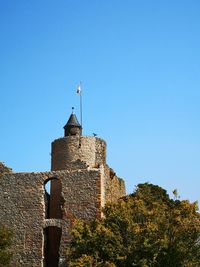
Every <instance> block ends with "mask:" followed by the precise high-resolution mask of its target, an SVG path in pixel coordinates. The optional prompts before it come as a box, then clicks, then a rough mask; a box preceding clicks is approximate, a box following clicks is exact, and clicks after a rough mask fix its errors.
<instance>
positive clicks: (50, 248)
mask: <svg viewBox="0 0 200 267" xmlns="http://www.w3.org/2000/svg"><path fill="white" fill-rule="evenodd" d="M61 236H62V229H61V228H59V227H57V226H49V227H46V228H45V229H44V251H43V253H44V262H43V266H44V267H58V265H59V258H60V255H59V250H60V241H61Z"/></svg>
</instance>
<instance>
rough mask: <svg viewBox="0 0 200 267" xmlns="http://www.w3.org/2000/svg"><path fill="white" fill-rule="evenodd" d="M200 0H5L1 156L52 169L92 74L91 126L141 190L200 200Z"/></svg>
mask: <svg viewBox="0 0 200 267" xmlns="http://www.w3.org/2000/svg"><path fill="white" fill-rule="evenodd" d="M199 14H200V1H199V0H187V1H186V0H166V1H160V0H157V1H156V0H152V1H149V0H140V1H139V0H98V1H97V0H57V1H53V0H48V1H47V0H46V1H43V0H18V1H16V0H0V92H1V98H0V99H1V103H0V111H1V133H0V137H1V138H0V161H4V162H5V163H6V165H8V166H10V167H12V168H13V169H14V171H16V172H19V171H31V172H32V171H45V170H49V169H50V152H51V147H50V143H51V141H52V140H54V139H56V138H58V137H61V136H63V129H62V127H63V126H64V124H65V123H66V121H67V119H68V117H69V115H70V112H71V107H72V106H75V109H76V113H78V114H77V115H78V116H79V98H78V96H77V95H76V94H75V89H76V86H77V84H78V82H79V80H82V81H83V101H84V111H83V119H84V134H85V135H92V133H93V132H95V133H97V134H98V136H99V137H102V138H103V139H105V140H106V141H107V146H108V148H107V158H108V163H109V165H110V166H111V167H112V168H114V169H115V170H116V172H117V174H118V175H119V176H121V177H123V178H124V179H125V181H126V185H127V191H128V192H132V191H133V189H134V187H135V185H137V184H138V183H140V182H145V181H148V182H151V183H154V184H158V185H160V186H162V187H164V188H165V189H167V190H168V192H171V191H172V190H173V189H175V188H177V189H178V192H179V194H180V195H181V198H185V199H189V200H191V201H194V200H197V199H198V200H199V202H200V122H199V118H200V15H199Z"/></svg>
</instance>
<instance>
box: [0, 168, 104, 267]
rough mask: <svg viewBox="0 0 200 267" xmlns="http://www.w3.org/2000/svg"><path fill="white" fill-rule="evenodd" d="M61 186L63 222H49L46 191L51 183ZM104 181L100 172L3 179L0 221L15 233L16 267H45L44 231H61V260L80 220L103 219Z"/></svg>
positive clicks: (79, 171)
mask: <svg viewBox="0 0 200 267" xmlns="http://www.w3.org/2000/svg"><path fill="white" fill-rule="evenodd" d="M53 178H57V179H59V180H60V181H61V183H62V197H63V199H64V204H63V207H62V210H63V218H62V219H54V218H50V219H48V218H46V206H45V198H46V194H45V188H44V184H45V182H46V181H48V179H53ZM100 184H101V178H100V172H99V171H98V170H90V171H88V170H87V169H81V170H76V171H67V170H66V171H56V172H46V173H17V174H6V175H4V176H3V177H1V178H0V221H1V222H2V223H4V224H5V225H7V226H8V227H9V228H10V229H12V230H13V247H12V248H11V251H12V253H13V261H12V263H11V266H15V267H22V266H23V267H40V266H41V267H43V266H45V265H44V262H43V260H44V239H45V238H44V229H45V228H46V227H48V226H56V227H59V228H62V238H61V245H60V257H61V259H62V258H64V249H65V247H66V243H67V242H68V241H69V238H70V236H69V230H70V229H71V227H72V225H73V223H74V221H75V220H76V219H77V218H81V219H85V220H87V221H88V220H92V219H94V218H98V217H100V216H101V212H100V211H101V186H100Z"/></svg>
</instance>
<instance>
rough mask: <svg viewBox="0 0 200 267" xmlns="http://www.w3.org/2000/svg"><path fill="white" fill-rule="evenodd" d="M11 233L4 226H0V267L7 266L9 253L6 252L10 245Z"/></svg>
mask: <svg viewBox="0 0 200 267" xmlns="http://www.w3.org/2000/svg"><path fill="white" fill-rule="evenodd" d="M11 235H12V234H11V231H10V230H9V229H8V228H6V227H5V226H0V267H7V266H9V262H10V256H11V255H10V253H9V251H8V249H9V246H10V244H11Z"/></svg>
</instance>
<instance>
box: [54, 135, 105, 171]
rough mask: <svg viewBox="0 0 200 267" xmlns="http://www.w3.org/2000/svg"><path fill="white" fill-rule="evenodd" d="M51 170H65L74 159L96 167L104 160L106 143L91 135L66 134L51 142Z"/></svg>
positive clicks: (103, 162)
mask: <svg viewBox="0 0 200 267" xmlns="http://www.w3.org/2000/svg"><path fill="white" fill-rule="evenodd" d="M51 156H52V165H51V166H52V170H65V169H68V168H69V165H70V164H71V163H72V162H75V161H76V160H81V161H83V162H85V163H86V164H87V165H88V166H90V167H98V166H100V165H101V164H105V161H106V143H105V141H103V140H102V139H100V138H96V137H91V136H87V137H86V136H81V137H79V136H66V137H63V138H59V139H57V140H55V141H54V142H53V143H52V153H51Z"/></svg>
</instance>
